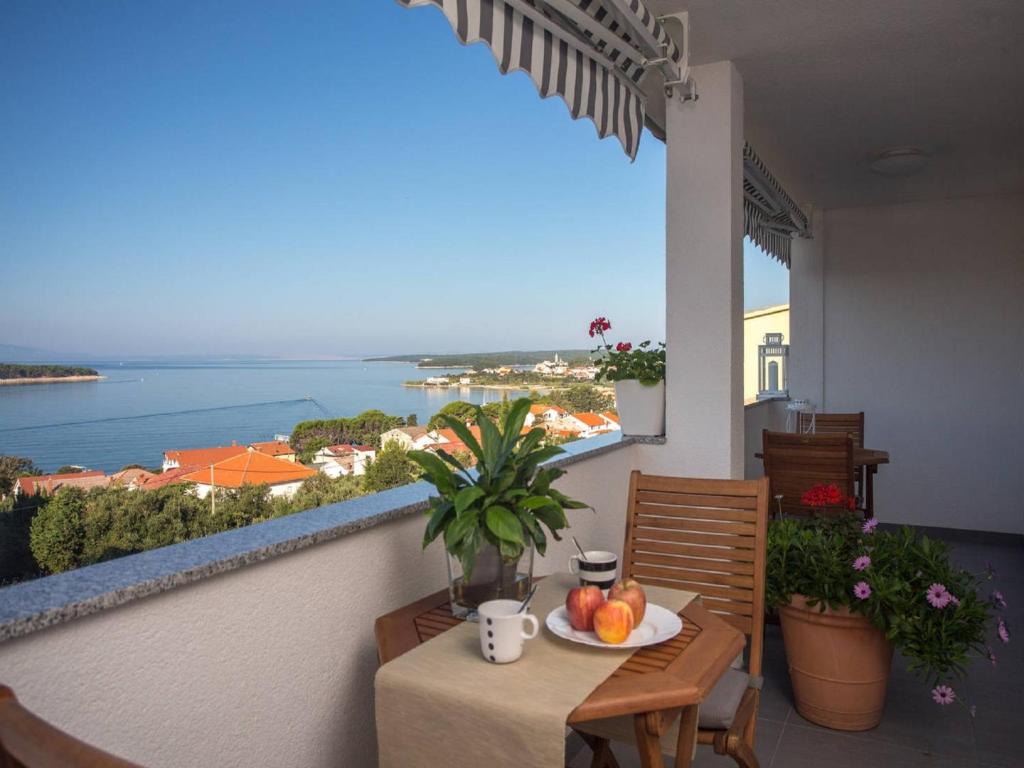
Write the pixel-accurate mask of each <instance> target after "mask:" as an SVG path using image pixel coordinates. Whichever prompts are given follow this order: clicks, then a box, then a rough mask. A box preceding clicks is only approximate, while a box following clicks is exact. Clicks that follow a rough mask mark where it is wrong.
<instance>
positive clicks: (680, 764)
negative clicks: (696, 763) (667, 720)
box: [676, 704, 700, 768]
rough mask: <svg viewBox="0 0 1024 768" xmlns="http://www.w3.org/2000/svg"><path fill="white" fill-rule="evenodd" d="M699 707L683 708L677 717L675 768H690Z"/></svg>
mask: <svg viewBox="0 0 1024 768" xmlns="http://www.w3.org/2000/svg"><path fill="white" fill-rule="evenodd" d="M699 712H700V706H699V705H697V704H692V705H690V706H689V707H683V711H682V714H680V716H679V740H678V741H677V742H676V768H690V765H691V764H692V763H693V753H694V750H696V749H697V715H698V714H699Z"/></svg>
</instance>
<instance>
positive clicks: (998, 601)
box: [992, 589, 1006, 608]
mask: <svg viewBox="0 0 1024 768" xmlns="http://www.w3.org/2000/svg"><path fill="white" fill-rule="evenodd" d="M992 603H993V604H994V605H995V606H996V608H1005V607H1006V600H1005V599H1004V598H1003V593H1002V592H1000V591H999V590H998V589H997V590H996V591H995V592H993V593H992Z"/></svg>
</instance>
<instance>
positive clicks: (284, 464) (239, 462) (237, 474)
mask: <svg viewBox="0 0 1024 768" xmlns="http://www.w3.org/2000/svg"><path fill="white" fill-rule="evenodd" d="M315 474H316V470H315V469H310V468H309V467H304V466H303V465H302V464H296V463H295V462H292V461H285V460H284V459H275V458H273V457H271V456H267V455H266V454H263V453H259V452H258V451H246V452H245V453H244V454H242V455H240V456H232V457H231V458H230V459H225V460H224V461H221V462H218V463H216V464H214V465H213V467H205V468H203V469H199V470H196V471H195V472H191V473H189V474H187V475H185V476H184V478H183V479H184V480H187V481H189V482H191V483H201V484H203V485H210V483H211V480H212V482H213V484H214V485H216V486H217V487H219V488H241V487H242V486H243V485H258V484H260V483H266V484H267V485H280V484H281V483H294V482H296V481H299V480H305V479H306V478H308V477H312V476H313V475H315Z"/></svg>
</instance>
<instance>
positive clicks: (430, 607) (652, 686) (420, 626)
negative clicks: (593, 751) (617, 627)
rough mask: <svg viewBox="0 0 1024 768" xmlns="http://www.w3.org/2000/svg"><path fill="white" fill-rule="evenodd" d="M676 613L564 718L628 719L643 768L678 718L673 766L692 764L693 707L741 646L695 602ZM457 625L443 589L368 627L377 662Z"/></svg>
mask: <svg viewBox="0 0 1024 768" xmlns="http://www.w3.org/2000/svg"><path fill="white" fill-rule="evenodd" d="M679 615H680V616H681V617H682V618H683V619H684V621H683V629H682V631H681V632H680V633H679V634H678V635H676V636H675V637H674V638H672V639H671V640H668V641H666V642H664V643H660V644H659V645H651V646H647V647H645V648H640V649H638V650H637V651H636V652H635V653H633V655H632V656H630V657H629V658H628V659H627V660H626V661H624V662H623V663H622V665H621V666H620V667H619V668H618V669H617V670H616V671H615V672H613V673H612V674H611V676H610V677H609V678H608V679H607V680H605V681H604V682H603V683H601V685H599V686H598V687H597V688H595V689H594V690H593V691H592V692H591V694H590V695H589V696H587V698H586V699H585V700H584V701H583V702H581V703H580V705H579V706H578V707H576V709H574V710H573V711H572V712H571V713H570V715H569V717H568V720H567V723H568V724H569V725H574V724H578V723H585V722H587V721H589V720H598V719H601V718H605V717H617V716H620V715H633V717H634V725H635V731H636V735H637V747H638V749H639V750H640V756H641V762H642V765H643V766H644V768H662V766H663V763H662V758H661V743H660V742H661V737H662V736H663V735H664V734H665V732H666V731H667V730H668V728H669V727H670V726H671V725H672V723H673V721H674V720H675V717H676V716H677V715H680V714H681V717H682V721H681V723H680V732H681V733H687V734H689V738H690V739H691V743H690V744H689V745H688V746H687V745H683V747H684V748H683V749H681V750H680V753H679V755H678V756H677V757H676V765H677V766H678V767H679V768H687V767H688V766H689V765H690V764H691V756H692V754H693V747H694V745H695V742H696V735H697V712H698V706H699V705H700V702H701V701H703V700H704V699H705V698H706V697H707V695H708V693H709V692H710V691H711V689H712V688H713V687H714V686H715V683H717V682H718V680H719V678H721V676H722V675H723V674H724V673H725V670H726V669H727V668H728V667H729V664H730V663H731V662H732V660H733V659H734V658H736V655H737V654H738V653H740V651H742V650H743V646H744V645H745V644H746V639H745V637H744V635H743V633H742V632H740V631H739V630H738V629H736V628H735V627H733V626H732V625H731V624H729V623H728V622H726V621H725V620H724V619H722V618H720V617H719V616H716V615H715V614H713V613H711V612H710V611H708V610H707V609H705V608H704V607H703V606H701V605H700V604H699V603H698V601H697V600H695V601H693V602H691V603H690V604H689V605H687V606H686V607H685V608H683V610H681V611H680V612H679ZM540 618H541V619H542V620H543V617H540ZM461 621H462V620H461V619H457V618H455V617H454V616H452V612H451V605H450V603H449V602H448V591H447V590H442V591H440V592H436V593H434V594H432V595H429V596H428V597H425V598H423V599H422V600H417V601H416V602H415V603H412V604H410V605H407V606H405V607H404V608H399V609H398V610H397V611H393V612H391V613H389V614H386V615H384V616H381V617H380V618H378V619H377V621H376V624H375V625H374V630H375V632H376V635H377V648H378V655H379V657H380V662H381V664H385V663H387V662H388V661H390V660H391V659H394V658H396V657H398V656H401V655H402V654H403V653H405V652H406V651H408V650H410V649H412V648H415V647H416V646H417V645H419V644H420V643H424V642H426V641H427V640H429V639H430V638H432V637H435V636H437V635H439V634H441V633H442V632H445V631H446V630H449V629H451V628H452V627H454V626H457V625H458V624H459V623H460V622H461ZM542 631H545V630H542ZM684 729H685V730H684ZM581 735H583V734H581ZM583 737H584V740H587V738H588V737H587V736H586V735H583Z"/></svg>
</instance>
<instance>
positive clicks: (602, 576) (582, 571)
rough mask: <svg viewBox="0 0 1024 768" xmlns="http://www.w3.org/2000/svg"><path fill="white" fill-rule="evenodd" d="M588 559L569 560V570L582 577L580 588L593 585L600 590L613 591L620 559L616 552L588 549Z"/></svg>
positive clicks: (576, 558)
mask: <svg viewBox="0 0 1024 768" xmlns="http://www.w3.org/2000/svg"><path fill="white" fill-rule="evenodd" d="M585 554H586V556H587V559H586V560H584V559H583V558H582V557H580V556H579V555H573V556H572V557H570V558H569V570H570V571H572V572H573V573H575V574H577V575H578V576H579V577H580V586H581V587H585V586H587V585H590V584H592V585H593V586H595V587H597V588H598V589H611V588H612V585H613V584H615V575H616V573H617V572H618V569H619V558H618V556H617V555H616V554H615V553H614V552H604V551H602V550H597V549H593V550H591V549H588V550H587V551H586V552H585Z"/></svg>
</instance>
